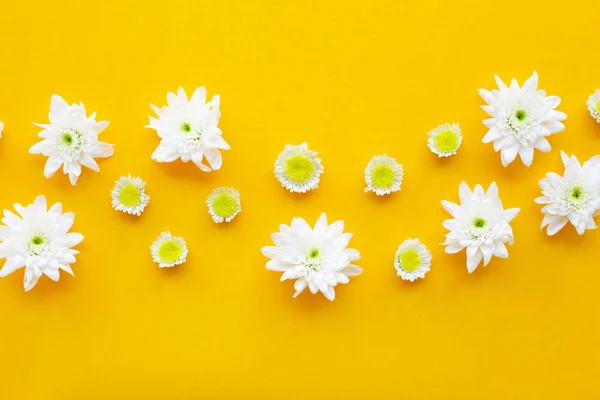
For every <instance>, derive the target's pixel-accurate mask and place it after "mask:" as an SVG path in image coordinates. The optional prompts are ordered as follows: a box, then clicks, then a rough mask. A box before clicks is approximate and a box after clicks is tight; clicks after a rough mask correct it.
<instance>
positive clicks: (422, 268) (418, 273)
mask: <svg viewBox="0 0 600 400" xmlns="http://www.w3.org/2000/svg"><path fill="white" fill-rule="evenodd" d="M430 266H431V252H430V251H429V250H428V249H427V247H425V245H424V244H423V243H421V241H420V240H419V239H412V238H410V239H406V240H405V241H404V242H402V244H401V245H400V246H398V251H397V252H396V259H395V260H394V267H395V268H396V271H397V272H398V276H399V277H401V278H402V279H404V280H405V281H411V282H413V281H414V280H416V279H419V278H425V274H426V273H427V272H429V267H430Z"/></svg>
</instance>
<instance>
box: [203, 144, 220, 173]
mask: <svg viewBox="0 0 600 400" xmlns="http://www.w3.org/2000/svg"><path fill="white" fill-rule="evenodd" d="M204 157H206V161H208V164H209V165H210V166H211V167H212V169H213V170H218V169H219V168H221V165H222V163H223V157H222V156H221V152H220V151H219V149H215V148H211V149H206V150H204Z"/></svg>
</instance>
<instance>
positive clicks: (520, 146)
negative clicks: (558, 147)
mask: <svg viewBox="0 0 600 400" xmlns="http://www.w3.org/2000/svg"><path fill="white" fill-rule="evenodd" d="M496 83H497V84H498V89H499V90H492V91H491V92H489V91H487V90H484V89H479V95H480V96H481V97H482V98H483V100H485V102H486V103H487V105H485V106H481V108H483V110H484V111H485V112H486V113H488V114H489V115H491V116H492V118H489V119H486V120H484V121H483V124H484V125H485V126H487V127H488V128H489V131H488V132H487V134H486V135H485V136H484V138H483V140H482V142H483V143H490V142H494V151H500V155H501V157H500V158H501V159H502V165H503V166H505V167H506V166H507V165H508V164H510V163H511V162H513V161H514V160H515V158H516V157H517V155H519V156H520V157H521V161H523V164H525V165H526V166H528V167H529V166H530V165H531V163H532V162H533V150H534V149H538V150H540V151H542V152H549V151H550V143H549V142H548V140H547V139H546V138H547V137H548V136H550V135H552V134H554V133H557V132H561V131H562V130H564V129H565V126H564V125H563V124H562V122H560V121H563V120H565V119H566V118H567V115H566V114H565V113H562V112H560V111H557V110H555V108H556V107H558V105H559V104H560V97H557V96H548V97H546V92H545V91H543V90H537V87H538V75H537V73H536V72H534V73H533V76H531V77H530V78H529V79H527V81H525V84H524V85H523V87H519V84H518V83H517V81H516V80H515V79H513V80H512V81H511V83H510V87H507V86H506V85H505V84H504V82H502V80H500V78H498V76H496Z"/></svg>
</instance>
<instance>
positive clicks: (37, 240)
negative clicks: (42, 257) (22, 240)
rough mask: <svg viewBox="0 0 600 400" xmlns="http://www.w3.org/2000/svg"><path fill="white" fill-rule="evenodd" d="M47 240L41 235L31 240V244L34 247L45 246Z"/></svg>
mask: <svg viewBox="0 0 600 400" xmlns="http://www.w3.org/2000/svg"><path fill="white" fill-rule="evenodd" d="M44 242H45V240H44V238H43V237H41V236H40V235H35V236H34V237H32V238H31V244H32V245H34V246H41V245H42V244H44Z"/></svg>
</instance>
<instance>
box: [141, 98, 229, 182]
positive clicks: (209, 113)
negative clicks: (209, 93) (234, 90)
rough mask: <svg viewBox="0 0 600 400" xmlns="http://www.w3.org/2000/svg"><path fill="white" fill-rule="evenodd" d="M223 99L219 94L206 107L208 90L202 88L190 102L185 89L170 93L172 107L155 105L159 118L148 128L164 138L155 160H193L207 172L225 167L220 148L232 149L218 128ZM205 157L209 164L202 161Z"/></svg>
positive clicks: (155, 152) (154, 156)
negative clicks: (220, 106)
mask: <svg viewBox="0 0 600 400" xmlns="http://www.w3.org/2000/svg"><path fill="white" fill-rule="evenodd" d="M220 99H221V98H220V96H219V95H218V94H217V95H214V96H213V98H212V100H211V101H209V102H208V103H206V104H205V101H206V89H205V88H204V87H203V86H200V87H199V88H198V89H196V90H195V91H194V93H193V94H192V98H191V99H189V100H188V97H187V95H186V93H185V90H183V88H179V90H178V91H177V94H175V93H171V92H169V93H168V94H167V104H168V106H164V107H163V108H158V107H156V106H155V105H152V104H151V105H150V106H151V107H152V109H153V110H154V111H155V112H156V114H157V115H158V118H152V117H149V118H150V124H149V125H147V126H146V127H147V128H152V129H155V130H156V132H157V133H158V136H159V137H160V138H161V141H160V144H159V145H158V147H157V148H156V150H155V151H154V153H153V154H152V159H153V160H156V161H158V162H172V161H175V160H177V159H178V158H180V159H181V161H183V162H188V161H190V160H192V161H193V162H194V164H196V165H197V166H198V168H200V169H201V170H202V171H205V172H209V171H212V170H217V169H219V168H221V164H222V161H223V158H222V156H221V152H220V151H219V149H223V150H229V149H230V147H229V145H228V144H227V142H225V140H224V139H223V137H222V136H221V135H222V133H223V132H221V129H220V128H219V127H218V126H217V125H218V124H219V118H221V111H220V110H219V104H220V101H221V100H220ZM203 158H206V161H207V162H208V165H206V164H204V163H203V162H202V160H203Z"/></svg>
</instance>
